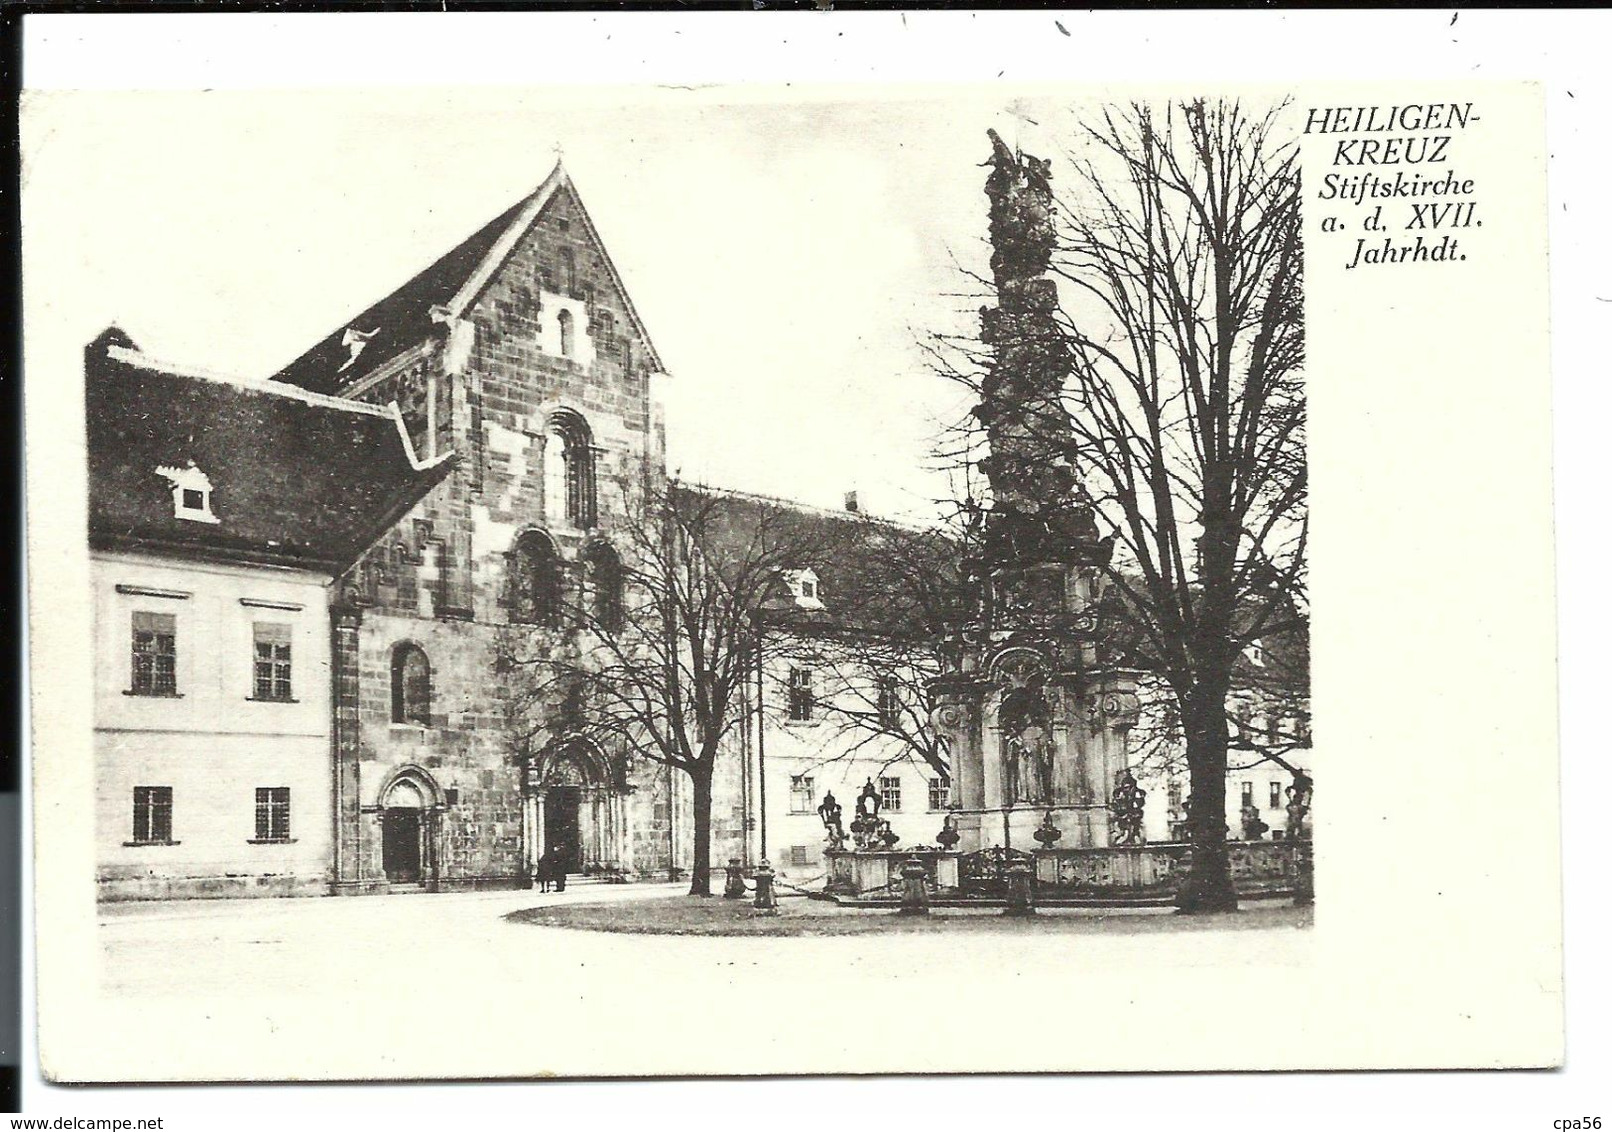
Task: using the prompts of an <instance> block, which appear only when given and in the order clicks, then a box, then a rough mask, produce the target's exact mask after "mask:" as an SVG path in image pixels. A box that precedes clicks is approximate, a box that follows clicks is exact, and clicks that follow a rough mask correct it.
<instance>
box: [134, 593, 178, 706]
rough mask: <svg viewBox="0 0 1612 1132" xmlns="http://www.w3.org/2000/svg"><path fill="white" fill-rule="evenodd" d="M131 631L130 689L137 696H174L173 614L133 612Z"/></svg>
mask: <svg viewBox="0 0 1612 1132" xmlns="http://www.w3.org/2000/svg"><path fill="white" fill-rule="evenodd" d="M132 628H133V652H134V667H133V673H134V675H133V679H132V680H131V681H130V685H129V690H130V691H131V692H133V693H134V694H135V695H137V696H172V695H177V694H178V692H179V685H178V681H177V679H176V676H175V671H176V663H175V662H176V656H177V650H176V649H175V647H174V636H175V633H174V615H173V614H172V613H147V612H145V611H144V610H135V613H134V618H133V623H132Z"/></svg>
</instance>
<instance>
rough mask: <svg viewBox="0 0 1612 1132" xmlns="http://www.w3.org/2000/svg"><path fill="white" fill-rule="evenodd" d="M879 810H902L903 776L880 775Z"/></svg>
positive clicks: (892, 811)
mask: <svg viewBox="0 0 1612 1132" xmlns="http://www.w3.org/2000/svg"><path fill="white" fill-rule="evenodd" d="M879 812H880V813H886V812H888V813H892V814H899V813H900V812H901V776H900V775H892V776H889V777H886V776H885V775H882V774H881V775H880V776H879Z"/></svg>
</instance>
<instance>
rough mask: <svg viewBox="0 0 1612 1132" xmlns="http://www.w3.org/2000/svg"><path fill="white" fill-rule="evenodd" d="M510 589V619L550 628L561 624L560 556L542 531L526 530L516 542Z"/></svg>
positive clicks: (562, 591)
mask: <svg viewBox="0 0 1612 1132" xmlns="http://www.w3.org/2000/svg"><path fill="white" fill-rule="evenodd" d="M510 589H511V593H510V598H511V601H510V611H509V615H510V620H512V621H520V622H524V623H525V624H528V625H547V626H550V627H553V626H556V625H558V624H559V623H560V605H561V599H562V597H563V594H564V587H563V585H562V584H561V567H560V555H559V552H558V551H557V550H555V548H554V543H553V542H551V541H550V540H549V537H548V536H547V535H545V534H543V532H541V531H527V532H526V533H525V534H523V535H522V536H521V537H520V538H519V539H518V540H517V541H516V543H515V553H514V554H513V555H512V557H511V561H510Z"/></svg>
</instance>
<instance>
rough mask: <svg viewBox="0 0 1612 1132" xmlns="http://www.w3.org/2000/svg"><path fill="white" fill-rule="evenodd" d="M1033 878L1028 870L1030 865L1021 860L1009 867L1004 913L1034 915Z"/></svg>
mask: <svg viewBox="0 0 1612 1132" xmlns="http://www.w3.org/2000/svg"><path fill="white" fill-rule="evenodd" d="M1034 881H1035V878H1034V876H1033V874H1032V873H1031V872H1030V866H1029V865H1028V864H1026V863H1025V862H1023V861H1019V862H1017V863H1016V864H1014V865H1012V866H1010V867H1009V869H1008V871H1007V908H1006V910H1005V911H1004V913H1003V914H1004V915H1008V916H1033V915H1035V883H1034Z"/></svg>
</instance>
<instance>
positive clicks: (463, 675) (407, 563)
mask: <svg viewBox="0 0 1612 1132" xmlns="http://www.w3.org/2000/svg"><path fill="white" fill-rule="evenodd" d="M573 265H574V267H573ZM562 313H563V314H565V315H566V316H568V317H569V319H570V321H571V332H570V333H571V340H570V352H569V356H567V355H566V354H565V352H564V351H563V350H562V343H561V340H560V334H561V330H560V321H561V315H562ZM650 365H651V355H650V351H649V348H648V346H647V344H646V343H645V341H644V340H643V338H642V337H641V335H640V334H639V331H638V328H637V327H636V326H635V324H634V320H633V318H632V316H631V315H630V314H629V311H628V306H627V302H626V298H625V296H624V295H622V294H621V292H620V290H619V289H618V288H617V286H616V284H615V282H614V279H613V278H612V275H611V272H610V270H609V268H608V267H607V266H606V261H605V258H604V253H603V250H602V248H600V247H599V246H597V245H596V244H595V243H594V242H593V240H592V238H591V236H590V234H589V229H588V225H587V223H586V221H585V220H584V218H583V215H582V213H581V209H580V205H579V204H578V202H577V201H576V200H575V198H574V197H573V196H572V195H571V191H570V189H569V188H562V189H561V190H560V191H559V192H557V194H556V196H555V197H554V199H552V200H551V201H550V202H549V204H548V205H547V206H546V208H545V210H544V211H543V213H542V214H541V215H540V216H539V217H538V219H537V221H536V223H535V224H534V225H533V226H532V228H531V229H530V231H529V232H528V233H527V235H526V236H525V237H524V238H523V239H522V240H521V241H520V243H519V244H518V245H517V246H516V248H515V249H514V250H513V251H512V252H511V253H510V255H509V256H508V258H507V259H506V261H505V262H504V264H503V266H502V267H501V268H500V270H498V271H497V272H496V273H495V274H494V276H493V278H492V279H491V280H490V281H489V282H488V284H487V285H486V287H485V288H484V289H483V291H482V293H481V294H480V295H479V296H477V297H476V298H475V299H474V300H473V301H472V303H471V304H470V307H469V309H468V310H467V311H466V313H465V321H464V323H463V324H461V325H459V326H456V327H444V328H443V330H442V332H441V333H440V334H439V335H438V337H437V339H436V340H435V341H434V342H433V343H430V344H428V345H427V346H426V347H425V348H423V349H422V350H421V351H419V352H418V356H410V357H408V358H405V359H403V360H402V361H401V362H398V363H393V364H391V365H390V366H389V372H385V373H381V374H380V376H379V377H378V378H377V377H376V376H374V375H365V376H359V377H355V380H354V382H353V383H352V384H351V385H350V386H349V388H350V389H351V390H353V391H354V392H353V393H352V394H351V395H354V396H357V397H360V398H362V399H370V400H375V401H377V402H388V401H393V400H395V401H397V402H398V403H399V405H400V406H402V407H404V408H405V412H406V414H407V416H408V417H409V421H408V427H409V432H410V434H411V437H412V438H413V440H414V443H415V445H416V448H417V449H420V450H421V455H422V456H427V455H429V454H430V452H431V450H432V449H433V448H434V449H435V450H436V451H443V452H447V451H451V452H452V453H453V454H454V457H455V460H456V464H455V467H454V470H453V472H452V473H451V474H450V476H449V477H448V478H447V480H445V481H444V482H443V483H442V484H441V485H440V486H439V487H437V488H436V489H434V490H433V491H432V492H431V493H430V494H429V495H428V496H427V497H426V498H425V499H424V500H422V501H421V502H420V503H419V504H418V505H417V506H416V507H415V508H414V509H413V510H412V511H411V512H410V513H409V514H408V515H407V516H405V517H404V518H403V519H401V520H400V521H399V522H398V524H397V525H396V526H395V528H394V529H393V530H392V531H391V532H390V533H389V534H388V535H387V536H386V537H384V538H382V539H381V540H380V541H379V542H378V543H377V544H376V545H375V546H374V547H373V548H372V549H371V551H370V552H369V553H368V554H367V555H366V556H365V557H364V559H363V561H362V562H361V563H360V564H359V566H358V567H357V568H355V569H354V570H353V571H352V572H351V574H350V575H349V577H348V578H347V579H346V583H347V585H346V587H345V592H346V594H347V595H348V597H349V598H350V599H351V600H352V602H353V604H354V605H355V606H356V607H357V608H358V610H359V613H360V616H361V618H362V627H361V629H360V630H359V632H358V644H357V657H356V661H357V680H356V721H357V722H356V729H357V736H356V742H355V753H356V756H357V763H356V765H357V774H356V783H350V782H344V784H343V791H344V792H345V793H347V794H348V795H351V794H353V793H354V791H356V795H357V797H356V799H354V798H352V797H350V796H349V797H348V798H347V799H346V800H345V801H346V804H347V806H348V807H349V808H350V809H353V810H355V811H356V817H355V818H354V819H353V820H352V821H350V822H349V829H350V830H352V831H356V836H357V837H358V839H359V841H360V842H361V845H360V846H359V847H357V848H356V867H357V868H358V870H359V876H358V877H355V878H353V879H354V881H355V882H356V883H354V884H353V886H352V887H353V888H354V890H359V891H362V890H372V889H375V888H380V887H385V881H384V874H383V872H382V870H381V837H380V825H379V822H380V818H379V815H378V814H377V813H376V812H375V810H376V809H377V808H378V807H380V806H381V805H383V804H384V802H385V799H384V798H382V797H381V791H382V790H383V789H384V788H385V786H386V783H387V782H388V780H389V779H390V778H391V777H392V776H395V775H396V774H398V773H399V772H400V771H402V770H404V768H417V769H418V771H419V772H422V773H424V774H427V775H429V776H430V779H431V781H432V782H433V783H434V784H435V786H436V788H437V789H438V790H439V791H440V792H441V794H442V796H443V797H444V799H448V798H451V799H452V800H451V801H445V802H444V804H443V805H442V807H441V810H440V817H439V818H438V822H439V825H440V837H439V845H440V847H439V856H438V859H437V876H438V886H439V887H444V888H447V887H464V886H486V885H497V884H521V883H524V881H525V877H524V873H523V869H524V862H525V857H524V848H523V846H522V844H521V840H522V812H521V811H522V784H521V781H520V776H521V768H520V767H519V766H518V765H517V763H516V758H515V750H514V742H513V740H512V738H511V735H510V734H509V732H508V730H507V722H506V716H505V709H506V702H505V698H504V697H503V696H502V695H501V694H500V691H499V682H498V679H497V678H496V676H495V658H496V655H497V645H498V639H499V635H500V633H501V631H502V629H503V627H504V626H506V625H507V624H508V621H509V611H510V592H509V590H510V586H509V578H508V576H507V571H508V566H509V558H510V552H511V550H512V549H513V547H514V545H515V543H516V540H517V539H518V538H519V537H520V536H521V535H522V534H523V533H525V532H527V531H531V530H541V531H543V532H545V533H546V534H547V535H548V536H549V537H550V538H552V540H553V541H554V543H555V545H556V546H557V547H558V549H559V551H560V555H561V558H562V560H563V562H564V563H565V565H566V568H567V570H568V572H569V573H570V576H571V580H572V582H573V583H574V579H575V576H576V573H577V570H578V567H577V559H578V555H579V553H580V552H581V550H582V548H583V547H584V546H585V545H586V543H588V542H589V541H591V540H593V539H596V538H603V539H606V540H609V541H612V542H613V543H614V544H615V545H616V546H617V549H618V551H622V552H625V551H626V550H627V546H626V545H625V540H623V539H622V538H621V537H620V535H619V530H618V528H619V526H620V523H621V518H622V515H623V513H624V508H625V499H624V495H623V487H624V485H627V484H631V483H634V482H636V478H637V477H640V476H643V475H645V474H649V475H653V476H655V477H657V478H658V477H660V476H661V475H662V474H663V473H662V468H661V445H660V443H659V439H658V433H657V428H658V418H657V415H656V412H655V409H654V407H653V406H652V403H651V400H650V388H649V382H650ZM378 372H379V371H378ZM411 383H412V385H413V388H410V386H411ZM557 410H566V411H569V412H573V413H576V414H579V415H581V417H582V418H583V419H584V420H585V421H586V424H587V427H588V429H589V431H590V432H591V434H592V443H593V446H594V448H595V451H596V466H595V480H596V484H597V512H598V514H597V523H596V524H595V526H594V527H593V528H592V529H588V530H584V529H579V528H578V527H577V526H575V525H574V524H573V523H571V522H570V521H569V520H568V519H567V518H566V516H565V515H564V514H563V513H557V511H556V508H555V507H554V506H552V501H550V500H547V499H545V462H546V461H553V460H554V459H556V458H557V454H556V453H554V452H551V451H548V448H549V446H550V441H549V438H548V436H547V432H548V427H549V423H550V421H551V419H552V418H553V414H554V413H555V412H556V411H557ZM550 472H551V473H552V469H550ZM401 642H411V643H413V644H416V645H418V646H419V647H420V648H421V649H423V650H424V652H425V653H426V655H427V657H428V658H429V659H430V663H431V671H432V707H431V720H430V724H429V726H426V727H421V726H418V725H413V724H399V723H394V722H393V720H392V713H391V656H392V650H393V649H394V648H395V647H396V646H397V645H398V644H399V643H401ZM738 775H739V770H738V769H737V768H734V769H732V770H731V771H726V770H725V771H724V772H723V773H722V774H721V775H719V778H720V780H721V783H722V784H721V785H719V787H718V800H717V802H716V805H715V807H714V813H713V826H714V830H713V832H714V836H713V857H714V858H715V857H716V856H717V855H718V854H720V853H725V852H727V850H728V847H730V846H733V845H736V844H738V843H739V839H741V838H742V836H743V808H742V797H741V796H739V795H738V793H737V792H736V788H735V787H734V786H733V785H732V782H736V781H737V778H738ZM680 777H681V775H675V776H674V778H680ZM627 778H628V784H629V791H628V796H627V798H626V802H625V810H626V814H627V823H628V830H627V834H626V837H625V843H626V845H625V852H624V856H625V857H626V858H628V860H629V861H630V863H631V867H632V869H633V870H634V871H635V872H637V873H639V874H641V875H646V876H655V875H658V876H665V875H666V872H667V869H668V867H669V865H670V863H671V861H670V858H672V857H673V856H674V855H675V857H676V858H677V862H678V864H679V865H681V866H683V867H685V868H686V867H687V863H688V860H689V857H690V852H689V846H688V835H689V830H690V828H691V815H690V814H688V813H687V804H688V803H687V798H688V790H687V782H686V781H682V782H674V783H673V789H672V790H671V796H670V797H669V795H668V780H667V775H666V772H665V770H664V768H662V767H660V766H658V765H656V764H653V763H649V762H648V761H647V760H643V759H641V758H640V759H638V760H634V761H631V762H630V763H629V767H628V775H627ZM674 809H675V813H674ZM674 819H675V820H674ZM669 826H670V827H671V828H672V829H674V830H675V831H676V834H677V841H678V843H679V844H678V846H677V847H676V848H675V851H674V848H673V846H672V845H671V844H670V841H669Z"/></svg>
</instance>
